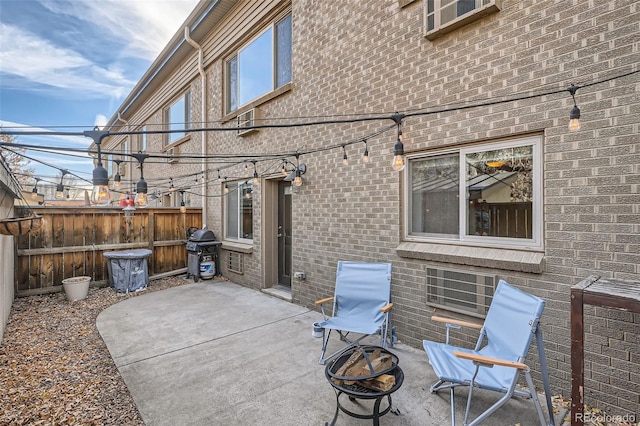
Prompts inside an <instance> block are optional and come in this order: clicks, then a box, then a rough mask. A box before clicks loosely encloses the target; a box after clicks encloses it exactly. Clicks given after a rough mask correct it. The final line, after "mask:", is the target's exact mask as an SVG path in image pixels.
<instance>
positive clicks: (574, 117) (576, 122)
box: [568, 84, 580, 132]
mask: <svg viewBox="0 0 640 426" xmlns="http://www.w3.org/2000/svg"><path fill="white" fill-rule="evenodd" d="M568 90H569V93H570V94H571V97H572V98H573V108H571V112H570V113H569V131H570V132H577V131H578V130H580V108H578V105H577V104H576V96H575V95H576V91H577V90H578V88H577V87H576V86H574V85H573V84H572V85H571V87H569V89H568Z"/></svg>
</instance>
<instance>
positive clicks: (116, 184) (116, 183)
mask: <svg viewBox="0 0 640 426" xmlns="http://www.w3.org/2000/svg"><path fill="white" fill-rule="evenodd" d="M113 162H114V163H116V174H115V176H114V177H113V189H114V190H116V191H117V190H119V189H120V188H122V176H120V163H122V160H113Z"/></svg>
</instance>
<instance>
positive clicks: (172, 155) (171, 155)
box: [165, 146, 178, 164]
mask: <svg viewBox="0 0 640 426" xmlns="http://www.w3.org/2000/svg"><path fill="white" fill-rule="evenodd" d="M165 153H166V154H167V163H169V164H172V163H177V162H178V158H177V157H176V155H178V147H177V146H174V147H171V148H168V149H167V150H166V152H165Z"/></svg>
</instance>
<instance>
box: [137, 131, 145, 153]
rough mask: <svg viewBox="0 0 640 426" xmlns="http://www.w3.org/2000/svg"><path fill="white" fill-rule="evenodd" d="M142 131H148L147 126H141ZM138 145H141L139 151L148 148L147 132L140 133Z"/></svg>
mask: <svg viewBox="0 0 640 426" xmlns="http://www.w3.org/2000/svg"><path fill="white" fill-rule="evenodd" d="M140 131H141V132H146V131H147V126H142V127H141V128H140ZM138 146H139V148H140V149H139V151H140V152H145V151H146V150H147V134H146V133H141V134H139V135H138Z"/></svg>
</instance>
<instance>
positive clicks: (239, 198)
mask: <svg viewBox="0 0 640 426" xmlns="http://www.w3.org/2000/svg"><path fill="white" fill-rule="evenodd" d="M226 185H227V186H228V187H229V192H228V193H227V194H225V199H224V201H225V202H224V238H225V240H227V241H235V242H238V243H241V244H253V238H243V237H241V236H240V235H241V231H242V202H243V199H244V194H245V191H244V190H243V188H244V187H247V188H249V189H251V192H252V193H254V194H255V191H253V184H252V183H251V182H244V181H236V182H227V183H226ZM234 192H235V195H236V196H235V197H229V194H233V193H234ZM232 200H233V201H235V204H234V207H235V210H234V211H233V213H234V215H235V216H236V218H235V219H236V224H237V229H235V233H236V234H237V235H238V237H235V236H229V215H230V214H231V213H232V212H230V208H231V203H232ZM251 200H252V201H251V210H252V211H251V221H252V224H251V227H252V235H253V232H254V229H253V228H254V224H253V221H254V218H253V198H252V199H251Z"/></svg>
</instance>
